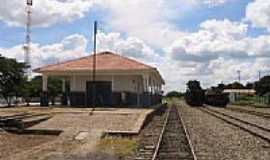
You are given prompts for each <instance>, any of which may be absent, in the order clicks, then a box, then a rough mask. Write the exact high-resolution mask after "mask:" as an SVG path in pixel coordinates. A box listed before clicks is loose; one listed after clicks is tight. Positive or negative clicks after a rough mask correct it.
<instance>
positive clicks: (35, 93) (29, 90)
mask: <svg viewBox="0 0 270 160" xmlns="http://www.w3.org/2000/svg"><path fill="white" fill-rule="evenodd" d="M22 90H23V97H24V99H25V101H26V102H27V105H29V102H30V101H31V98H33V97H39V96H40V93H41V92H42V77H41V76H36V77H34V78H33V79H32V80H31V81H29V82H26V83H25V85H24V86H23V89H22ZM61 93H62V81H61V79H59V78H55V77H49V78H48V95H49V99H50V100H51V103H52V104H53V105H54V104H55V98H56V97H57V96H58V95H59V94H61Z"/></svg>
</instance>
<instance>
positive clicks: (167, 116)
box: [152, 107, 172, 160]
mask: <svg viewBox="0 0 270 160" xmlns="http://www.w3.org/2000/svg"><path fill="white" fill-rule="evenodd" d="M171 109H172V107H169V109H168V112H167V115H166V118H165V121H164V124H163V126H162V130H161V133H160V135H159V138H158V143H157V145H156V148H155V152H154V154H153V157H152V160H155V159H156V157H157V154H158V151H159V148H160V144H161V141H162V138H163V135H164V132H165V128H166V126H167V123H168V119H169V116H170V113H171Z"/></svg>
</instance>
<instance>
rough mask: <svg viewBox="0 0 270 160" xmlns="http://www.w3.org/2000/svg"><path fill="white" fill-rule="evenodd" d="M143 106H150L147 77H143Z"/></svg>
mask: <svg viewBox="0 0 270 160" xmlns="http://www.w3.org/2000/svg"><path fill="white" fill-rule="evenodd" d="M143 105H144V106H149V105H150V94H149V75H143Z"/></svg>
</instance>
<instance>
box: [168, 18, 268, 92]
mask: <svg viewBox="0 0 270 160" xmlns="http://www.w3.org/2000/svg"><path fill="white" fill-rule="evenodd" d="M247 28H248V26H247V25H246V24H244V23H241V22H232V21H229V20H226V19H225V20H223V21H217V20H208V21H205V22H203V23H202V24H201V25H200V29H199V30H198V31H197V32H193V33H189V34H187V35H186V36H183V37H179V38H178V39H177V40H175V42H174V43H173V44H172V45H171V46H170V47H168V48H167V49H166V50H165V52H166V53H167V58H169V59H170V61H174V62H175V63H176V65H177V66H178V67H177V66H175V68H179V70H181V71H179V73H178V74H179V75H181V78H182V79H185V80H186V81H187V80H189V79H198V80H201V81H202V84H203V85H204V86H205V87H209V86H210V85H213V84H217V83H220V82H221V81H223V82H226V83H229V82H231V81H233V80H237V76H236V71H237V70H242V80H243V82H246V81H252V80H255V79H256V76H257V73H258V71H259V70H262V71H264V72H268V71H269V70H270V69H268V67H269V65H268V64H269V62H270V61H269V60H270V54H269V51H270V47H269V46H270V36H269V35H261V36H258V37H249V36H248V35H247ZM183 87H184V86H183Z"/></svg>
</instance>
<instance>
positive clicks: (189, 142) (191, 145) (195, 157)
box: [177, 108, 197, 160]
mask: <svg viewBox="0 0 270 160" xmlns="http://www.w3.org/2000/svg"><path fill="white" fill-rule="evenodd" d="M177 113H178V116H179V118H180V121H181V124H182V126H183V128H184V131H185V135H186V137H187V140H188V144H189V148H190V150H191V153H192V156H193V159H194V160H197V156H196V154H195V150H194V147H193V144H192V142H191V139H190V135H189V132H188V130H187V128H186V126H185V123H184V120H183V118H182V117H181V114H180V111H179V108H177Z"/></svg>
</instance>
